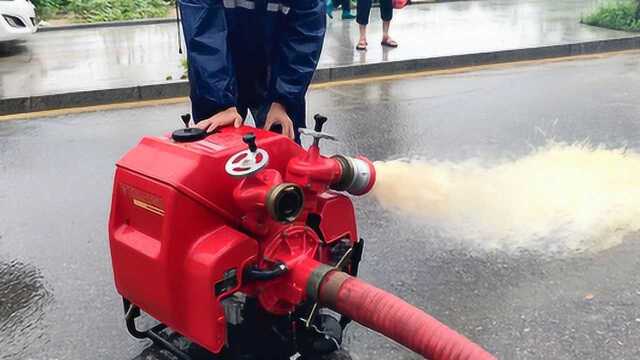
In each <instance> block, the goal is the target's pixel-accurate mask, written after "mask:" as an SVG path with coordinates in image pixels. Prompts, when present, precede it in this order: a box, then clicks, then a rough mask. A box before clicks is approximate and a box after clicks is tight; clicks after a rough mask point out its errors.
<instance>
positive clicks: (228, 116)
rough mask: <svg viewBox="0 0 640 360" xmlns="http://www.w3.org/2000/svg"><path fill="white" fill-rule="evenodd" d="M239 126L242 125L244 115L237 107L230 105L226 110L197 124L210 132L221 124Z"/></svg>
mask: <svg viewBox="0 0 640 360" xmlns="http://www.w3.org/2000/svg"><path fill="white" fill-rule="evenodd" d="M231 124H233V126H235V127H237V128H239V127H240V126H241V125H242V116H240V114H238V110H237V109H236V108H235V107H230V108H228V109H227V110H225V111H221V112H219V113H217V114H215V115H213V116H212V117H210V118H208V119H205V120H202V121H200V122H198V123H197V124H196V127H197V128H199V129H202V130H205V131H206V132H208V133H212V132H213V131H214V130H215V129H217V128H219V127H221V126H227V125H231Z"/></svg>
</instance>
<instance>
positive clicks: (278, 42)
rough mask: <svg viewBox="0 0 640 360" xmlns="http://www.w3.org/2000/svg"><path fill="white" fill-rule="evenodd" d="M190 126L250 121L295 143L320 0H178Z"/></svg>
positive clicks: (320, 22)
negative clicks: (186, 72)
mask: <svg viewBox="0 0 640 360" xmlns="http://www.w3.org/2000/svg"><path fill="white" fill-rule="evenodd" d="M179 4H180V11H181V13H182V26H183V29H184V36H185V41H186V45H187V61H188V64H189V80H190V83H191V102H192V111H193V116H194V120H195V121H196V123H197V125H196V126H197V127H199V128H201V129H204V130H206V131H208V132H212V131H214V130H215V129H216V128H218V127H220V126H225V125H231V124H234V125H235V126H236V127H239V126H240V125H241V124H242V123H243V121H244V119H245V118H246V116H247V113H248V111H251V114H252V116H253V118H254V120H255V123H256V126H257V127H263V128H265V129H270V130H274V131H277V130H280V131H281V132H282V134H284V135H286V136H288V137H290V138H292V139H295V140H296V141H298V142H299V135H298V131H297V130H298V128H301V127H305V113H306V107H305V95H306V92H307V88H308V87H309V83H310V82H311V78H312V77H313V73H314V71H315V69H316V67H317V65H318V59H319V58H320V52H321V50H322V43H323V40H324V34H325V29H326V22H325V21H326V20H325V17H326V12H325V6H324V2H323V0H179Z"/></svg>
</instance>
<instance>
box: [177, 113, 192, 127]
mask: <svg viewBox="0 0 640 360" xmlns="http://www.w3.org/2000/svg"><path fill="white" fill-rule="evenodd" d="M180 118H181V119H182V122H183V123H184V127H186V128H188V127H189V122H190V121H191V114H183V115H180Z"/></svg>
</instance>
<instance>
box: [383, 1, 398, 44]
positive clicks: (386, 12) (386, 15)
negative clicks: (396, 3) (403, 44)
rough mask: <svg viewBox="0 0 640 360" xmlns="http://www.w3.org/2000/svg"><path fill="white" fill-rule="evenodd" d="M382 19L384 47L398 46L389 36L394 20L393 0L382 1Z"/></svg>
mask: <svg viewBox="0 0 640 360" xmlns="http://www.w3.org/2000/svg"><path fill="white" fill-rule="evenodd" d="M380 17H381V18H382V45H385V46H390V47H396V46H398V43H396V42H395V41H394V40H393V39H392V38H391V37H390V36H389V27H390V26H391V19H392V18H393V4H392V0H380Z"/></svg>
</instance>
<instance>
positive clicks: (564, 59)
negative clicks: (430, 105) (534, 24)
mask: <svg viewBox="0 0 640 360" xmlns="http://www.w3.org/2000/svg"><path fill="white" fill-rule="evenodd" d="M633 53H635V54H640V50H637V49H632V50H621V51H611V52H605V53H598V54H587V55H573V56H563V57H555V58H547V59H537V60H522V61H511V62H504V63H496V64H486V65H471V66H465V67H459V68H452V69H442V70H422V71H416V72H407V73H402V74H391V75H380V76H371V77H366V78H357V79H348V80H336V81H329V82H324V83H318V84H312V85H311V86H310V88H312V89H325V88H329V87H336V86H348V85H357V84H362V83H368V82H378V81H390V80H402V79H410V78H416V77H427V76H439V75H449V74H461V73H468V72H474V71H482V70H494V69H504V68H509V67H520V66H530V65H538V64H549V63H557V62H568V61H579V60H591V59H603V58H608V57H613V56H617V55H625V54H633Z"/></svg>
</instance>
